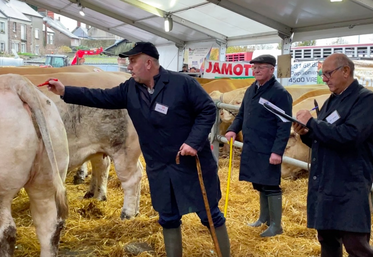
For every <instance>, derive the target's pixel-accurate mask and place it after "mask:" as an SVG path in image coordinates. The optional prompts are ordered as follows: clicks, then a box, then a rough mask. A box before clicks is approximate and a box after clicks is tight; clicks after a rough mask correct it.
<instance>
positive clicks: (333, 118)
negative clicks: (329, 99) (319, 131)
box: [326, 110, 341, 124]
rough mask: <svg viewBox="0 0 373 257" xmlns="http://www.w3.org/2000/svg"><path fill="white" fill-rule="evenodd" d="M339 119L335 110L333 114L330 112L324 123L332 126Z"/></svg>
mask: <svg viewBox="0 0 373 257" xmlns="http://www.w3.org/2000/svg"><path fill="white" fill-rule="evenodd" d="M340 118H341V116H339V113H338V112H337V110H335V111H334V112H332V113H331V114H330V115H329V116H328V117H326V121H327V122H328V123H329V124H333V123H334V122H336V121H337V120H339V119H340Z"/></svg>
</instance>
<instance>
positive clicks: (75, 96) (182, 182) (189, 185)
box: [48, 42, 230, 257]
mask: <svg viewBox="0 0 373 257" xmlns="http://www.w3.org/2000/svg"><path fill="white" fill-rule="evenodd" d="M119 56H120V57H128V58H129V65H128V70H129V71H130V72H131V73H132V78H131V79H129V80H127V81H125V82H124V83H122V84H120V85H119V86H117V87H114V88H111V89H105V90H102V89H88V88H80V87H71V86H66V87H65V86H64V85H63V84H62V83H61V82H60V81H50V82H49V86H48V88H49V90H51V91H52V92H54V93H56V94H58V95H60V96H61V97H62V98H63V99H64V101H66V102H67V103H74V104H80V105H85V106H91V107H97V108H106V109H119V108H126V109H127V110H128V114H129V116H130V117H131V119H132V122H133V124H134V126H135V128H136V131H137V133H138V136H139V141H140V146H141V150H142V153H143V156H144V159H145V162H146V172H147V175H148V180H149V186H150V193H151V199H152V204H153V207H154V209H155V210H156V211H157V212H158V213H159V224H160V225H161V226H162V227H163V236H164V243H165V248H166V253H167V256H168V257H181V256H182V238H181V229H180V225H181V217H182V215H184V214H187V213H191V212H195V213H197V215H198V216H199V218H200V219H201V222H202V224H203V225H205V226H209V223H208V218H207V212H206V210H205V205H204V201H203V195H202V192H201V188H200V185H199V180H198V172H197V168H196V161H195V156H196V155H197V154H198V157H199V160H200V163H201V168H202V174H203V179H204V184H205V188H206V192H207V196H208V200H209V206H210V209H211V216H212V220H213V223H214V227H215V228H216V236H217V239H218V242H219V245H220V249H221V252H222V255H223V256H224V257H227V256H230V243H229V238H228V233H227V229H226V226H225V218H224V216H223V214H222V213H221V211H220V210H219V208H218V202H219V200H220V198H221V191H220V181H219V177H218V174H217V171H218V167H217V162H216V160H215V159H214V157H213V155H212V152H211V148H210V143H209V140H208V134H209V132H210V130H211V127H212V125H213V124H214V122H215V117H216V108H215V105H214V102H213V101H212V99H211V98H210V97H209V95H208V94H207V93H206V92H205V91H204V90H203V88H202V87H201V86H200V85H199V84H198V82H197V81H196V80H195V79H193V78H191V77H189V76H188V75H186V74H182V73H179V72H172V71H168V70H165V69H164V68H163V67H162V66H160V65H159V61H158V59H159V54H158V51H157V49H156V48H155V46H154V45H153V44H152V43H149V42H137V43H136V44H135V46H134V47H133V48H132V49H131V50H129V51H128V52H125V53H122V54H120V55H119ZM178 152H180V155H181V156H180V164H176V162H175V158H176V155H177V154H178Z"/></svg>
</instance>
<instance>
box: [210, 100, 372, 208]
mask: <svg viewBox="0 0 373 257" xmlns="http://www.w3.org/2000/svg"><path fill="white" fill-rule="evenodd" d="M215 105H216V108H217V109H218V111H217V112H216V119H215V123H214V126H213V127H212V129H211V134H210V142H211V145H212V146H213V153H214V156H215V158H216V160H218V159H219V143H225V144H228V140H227V139H226V138H225V137H224V136H222V135H219V124H220V122H221V121H220V115H219V109H226V110H229V111H238V110H239V109H240V107H239V106H238V105H230V104H225V103H222V102H219V101H215ZM233 146H235V147H238V148H242V146H243V143H241V142H238V141H235V142H234V143H233ZM282 162H283V163H287V164H290V165H294V166H297V167H300V168H302V169H304V170H309V169H310V168H311V165H310V164H309V163H307V162H303V161H300V160H297V159H294V158H290V157H287V156H283V157H282ZM371 192H372V193H371V196H372V205H373V184H372V187H371Z"/></svg>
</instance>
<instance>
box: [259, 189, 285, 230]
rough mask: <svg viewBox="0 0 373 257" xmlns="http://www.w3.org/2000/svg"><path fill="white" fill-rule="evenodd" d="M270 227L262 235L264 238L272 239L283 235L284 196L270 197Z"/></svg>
mask: <svg viewBox="0 0 373 257" xmlns="http://www.w3.org/2000/svg"><path fill="white" fill-rule="evenodd" d="M268 207H269V217H270V220H271V224H270V226H269V227H268V228H267V229H266V230H265V231H264V232H263V233H261V234H260V236H262V237H271V236H275V235H278V234H282V232H283V230H282V226H281V217H282V195H275V196H268Z"/></svg>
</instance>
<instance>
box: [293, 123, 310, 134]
mask: <svg viewBox="0 0 373 257" xmlns="http://www.w3.org/2000/svg"><path fill="white" fill-rule="evenodd" d="M293 129H294V131H295V132H296V133H298V134H299V135H301V136H303V135H305V134H307V133H308V131H309V130H308V128H305V127H304V126H302V125H300V124H299V123H296V122H293Z"/></svg>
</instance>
